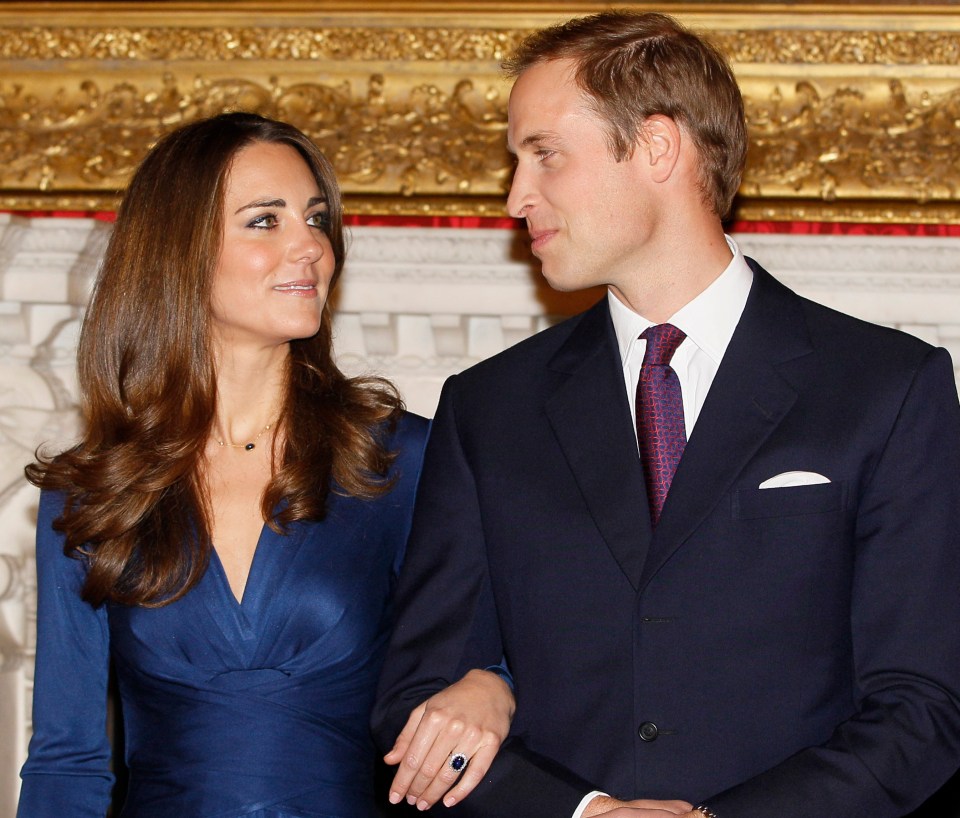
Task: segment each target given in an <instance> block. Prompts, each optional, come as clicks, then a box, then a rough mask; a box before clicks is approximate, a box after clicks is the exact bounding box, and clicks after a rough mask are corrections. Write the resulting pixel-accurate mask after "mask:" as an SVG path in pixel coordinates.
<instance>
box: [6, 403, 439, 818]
mask: <svg viewBox="0 0 960 818" xmlns="http://www.w3.org/2000/svg"><path fill="white" fill-rule="evenodd" d="M426 433H427V423H426V421H424V420H423V419H422V418H418V417H416V416H412V415H407V416H405V418H404V420H403V421H402V423H401V424H400V428H399V431H398V432H397V437H396V439H395V440H394V442H393V444H392V448H399V452H400V454H399V456H398V458H397V460H396V463H395V466H394V471H395V473H396V475H397V482H396V485H395V487H394V488H393V490H392V491H390V492H389V493H387V494H386V495H384V496H383V497H380V498H378V499H376V500H372V501H371V500H358V499H355V498H348V497H342V496H338V495H334V494H331V495H330V501H329V504H328V513H327V517H326V519H324V520H323V521H322V522H319V523H316V522H310V523H298V524H296V525H293V526H291V528H290V531H289V533H288V534H287V535H278V534H276V533H274V532H273V531H272V530H271V529H270V528H269V527H266V526H264V528H263V531H262V533H261V535H260V540H259V543H258V545H257V550H256V553H255V555H254V559H253V563H252V565H251V567H250V574H249V578H248V580H247V585H246V588H245V591H244V595H243V601H242V602H241V603H238V602H237V600H236V598H235V597H234V595H233V593H232V591H231V590H230V586H229V584H228V583H227V578H226V574H225V573H224V571H223V567H222V565H221V564H220V562H219V560H218V559H217V557H216V554H214V555H213V556H212V558H211V561H210V566H209V568H208V570H207V571H206V573H205V575H204V576H203V578H202V579H201V580H200V582H199V583H198V584H197V585H196V586H195V587H194V588H193V589H192V590H191V591H190V592H189V593H188V594H186V595H185V596H184V597H183V598H182V599H180V600H178V601H177V602H174V603H172V604H170V605H167V606H164V607H161V608H143V607H129V606H123V605H114V604H107V605H104V606H101V607H100V608H98V609H95V608H93V607H91V606H90V605H88V604H87V603H85V602H83V601H82V600H81V599H80V587H81V585H82V583H83V574H84V566H83V563H82V562H81V561H79V560H75V559H71V558H68V557H65V556H64V554H63V550H62V549H63V543H62V537H61V536H60V535H59V534H58V533H56V532H54V531H53V530H52V528H51V522H52V521H53V519H54V518H56V517H57V516H58V515H59V514H60V513H61V511H62V508H63V499H62V497H61V496H60V495H57V494H51V493H48V492H47V493H44V494H43V495H42V496H41V500H40V511H39V518H38V524H37V573H38V613H37V620H38V621H37V630H38V637H37V667H36V682H35V689H34V722H33V728H34V734H33V739H32V740H31V742H30V753H29V758H28V760H27V762H26V764H25V765H24V767H23V771H22V778H23V786H22V790H21V795H20V806H19V810H18V813H17V815H18V816H19V818H80V816H84V817H85V816H96V817H97V818H103V816H104V815H105V813H106V810H107V807H108V804H109V801H110V791H111V787H112V785H113V776H112V775H111V773H110V771H109V762H110V747H109V743H108V740H107V738H106V733H105V719H106V684H107V670H108V664H109V661H110V659H111V658H112V659H113V662H114V666H115V668H116V675H117V680H118V685H119V690H120V699H121V703H122V707H123V718H124V729H125V741H126V763H127V766H128V768H129V771H130V780H129V788H128V795H127V800H126V804H125V806H124V810H123V813H122V815H123V816H124V818H171V817H173V818H234V817H235V816H248V818H249V817H250V816H253V817H254V818H281V816H283V818H286V817H287V816H314V817H315V816H336V818H368V816H372V815H374V814H375V809H374V805H373V770H374V760H375V755H376V753H375V749H374V746H373V743H372V740H371V738H370V734H369V727H368V721H369V714H370V709H371V707H372V704H373V696H374V692H375V687H376V684H377V677H378V675H379V672H380V666H381V663H382V661H383V656H384V652H385V649H386V642H387V638H388V636H389V630H390V626H391V624H392V619H393V608H392V597H393V590H394V585H395V581H396V577H397V572H398V570H399V567H400V563H401V560H402V557H403V549H404V545H405V543H406V539H407V533H408V530H409V526H410V517H411V513H412V506H413V499H414V494H415V490H416V482H417V478H418V475H419V469H420V463H421V459H422V451H423V446H424V442H425V437H426Z"/></svg>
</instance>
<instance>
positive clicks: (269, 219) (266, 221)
mask: <svg viewBox="0 0 960 818" xmlns="http://www.w3.org/2000/svg"><path fill="white" fill-rule="evenodd" d="M276 226H277V217H276V215H275V214H273V213H264V214H263V215H260V216H257V217H256V218H255V219H253V221H251V222H250V223H249V224H248V225H247V227H255V228H260V229H263V230H269V229H270V228H271V227H276Z"/></svg>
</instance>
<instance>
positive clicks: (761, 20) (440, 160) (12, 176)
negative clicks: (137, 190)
mask: <svg viewBox="0 0 960 818" xmlns="http://www.w3.org/2000/svg"><path fill="white" fill-rule="evenodd" d="M53 5H56V6H59V7H60V8H61V9H62V12H63V14H62V15H53V14H51V11H50V6H51V4H41V3H36V4H31V3H17V4H13V6H16V9H15V10H10V9H12V7H11V6H8V7H7V8H4V7H3V6H0V207H6V208H19V209H24V208H48V209H64V208H78V209H90V208H93V209H102V208H106V209H109V208H112V207H114V206H115V204H116V200H117V191H119V190H120V189H122V187H123V185H124V184H125V182H126V179H127V178H128V177H129V174H130V173H131V171H132V169H133V168H134V167H135V166H136V164H137V162H138V161H139V160H140V159H141V158H142V156H143V154H144V153H145V152H146V150H147V149H148V147H149V146H150V145H151V144H152V143H153V142H154V141H155V140H156V138H157V137H158V136H159V135H160V134H162V133H163V132H165V131H167V130H169V129H171V128H173V127H176V126H177V125H179V124H180V123H182V122H186V121H189V120H191V119H193V118H196V117H198V116H203V115H207V114H212V113H215V112H217V111H221V110H227V109H244V110H255V111H259V112H261V113H263V114H265V115H268V116H275V117H279V118H282V119H286V120H288V121H290V122H292V123H294V124H296V125H298V126H299V127H301V128H302V129H303V130H305V131H306V132H307V133H309V134H310V135H311V136H312V137H313V138H314V139H315V140H316V141H317V142H318V144H319V145H320V146H321V148H322V149H323V150H324V151H325V152H326V153H327V154H328V155H329V156H330V157H331V159H332V160H333V162H334V164H335V166H336V167H337V170H338V172H339V174H340V177H341V179H342V182H343V187H344V191H345V193H346V195H347V198H348V201H349V204H350V207H351V209H352V210H353V211H354V212H362V213H422V214H436V213H441V214H452V213H466V214H484V215H486V214H496V215H499V214H502V206H503V205H502V202H503V196H504V191H505V189H506V186H507V184H508V182H509V175H510V170H511V163H510V160H509V157H508V155H507V153H506V151H505V148H504V131H505V126H506V100H507V96H508V89H509V85H508V83H507V82H506V81H505V80H504V79H503V78H502V77H501V76H500V75H499V71H498V65H499V62H500V60H501V59H502V58H503V56H504V55H505V54H507V53H509V51H510V50H511V49H512V48H513V47H514V45H515V44H516V43H517V42H518V41H519V40H520V39H521V38H522V37H523V36H524V35H525V34H527V33H528V32H529V31H530V30H532V29H534V28H536V27H538V26H539V25H542V24H543V23H546V22H550V21H552V20H553V19H556V18H558V17H563V16H568V15H566V14H561V13H557V14H555V15H554V16H552V17H544V15H543V14H542V13H540V12H535V9H534V5H535V4H533V3H530V4H529V6H530V10H529V14H526V16H524V15H523V11H524V9H525V7H526V5H527V4H524V3H522V2H517V3H506V2H504V3H499V4H485V7H486V8H485V10H484V14H483V15H481V14H480V13H479V12H478V13H474V12H471V11H464V12H463V13H462V14H459V15H457V16H458V18H460V22H458V23H454V22H452V21H451V19H450V18H449V17H447V16H443V14H441V13H440V12H439V11H438V9H439V8H440V6H441V5H442V4H437V3H429V2H428V3H426V4H425V7H426V8H427V12H423V13H421V12H418V11H417V10H416V9H415V8H410V7H409V4H407V5H403V4H390V3H385V4H384V3H381V6H382V8H383V9H384V10H386V11H389V14H385V15H384V16H383V17H382V18H380V19H378V18H377V17H376V16H372V15H368V16H367V17H364V18H363V19H362V20H361V21H360V22H358V15H357V14H355V13H349V12H347V11H344V10H343V4H340V3H337V2H335V0H327V1H326V2H325V0H318V2H316V3H313V4H311V5H309V6H307V4H305V3H297V2H294V1H292V0H287V2H284V3H280V4H277V5H278V10H276V11H275V12H274V13H273V14H272V15H271V17H270V19H269V20H268V21H265V23H264V25H263V26H255V25H251V24H250V16H249V11H247V12H245V13H241V11H242V10H238V6H244V5H245V4H244V3H242V2H241V3H239V4H229V3H223V2H208V3H172V4H167V3H163V4H151V3H122V4H116V7H117V8H118V9H121V11H119V12H118V13H117V14H113V13H112V9H111V6H113V4H109V3H82V2H74V3H64V4H53ZM414 5H415V4H414ZM637 5H639V4H637ZM668 5H669V3H668ZM797 5H798V6H802V5H803V3H799V4H797ZM567 6H570V4H566V5H565V6H564V8H565V9H566V8H567ZM589 6H590V4H584V8H583V9H582V10H584V11H589V10H592V9H591V8H590V7H589ZM890 7H891V12H895V13H891V14H886V15H881V14H878V13H876V7H871V9H872V10H870V11H869V12H868V10H866V9H864V10H863V11H861V12H859V13H854V12H856V11H857V10H856V8H855V7H854V6H850V5H846V6H844V9H845V10H846V11H845V13H844V14H839V13H832V12H830V13H827V12H824V13H818V14H816V16H814V15H813V14H810V13H806V14H800V13H786V12H781V13H776V12H771V11H758V12H749V11H746V10H745V9H741V10H739V11H737V10H736V9H734V7H732V6H731V7H730V8H731V9H733V10H728V11H723V12H720V11H712V10H710V12H709V13H707V11H706V10H707V9H710V8H711V6H710V4H701V6H700V7H689V8H688V7H683V9H681V10H680V11H681V16H683V17H684V19H685V20H686V22H688V23H689V24H690V25H692V26H693V27H694V28H696V29H698V30H700V31H703V32H704V33H705V34H707V36H709V37H711V38H712V39H714V41H715V42H717V44H718V45H719V46H720V47H721V48H722V49H723V50H724V51H725V52H726V53H728V54H729V55H730V57H731V59H732V61H733V64H734V69H735V71H736V72H737V74H738V78H739V79H740V81H741V85H742V87H743V90H744V96H745V101H746V106H747V115H748V119H749V125H750V143H751V144H750V153H749V160H748V168H747V172H746V175H745V178H744V182H743V186H742V188H741V197H740V206H739V209H738V214H737V215H738V216H740V217H741V218H774V219H776V218H785V219H797V218H800V219H807V218H813V219H816V218H825V217H826V218H830V219H841V220H843V219H857V220H875V219H876V220H883V219H889V218H892V219H895V220H903V221H950V222H954V223H960V68H958V65H960V22H958V20H957V18H955V17H953V16H951V15H947V14H942V13H939V11H941V9H937V8H935V7H925V10H923V11H922V13H921V11H916V12H914V11H912V10H911V9H910V8H909V7H905V6H899V5H897V4H890ZM538 8H539V7H538ZM698 8H699V10H697V9H698ZM690 9H692V10H690ZM504 10H509V12H510V13H509V14H507V13H505V11H504ZM578 10H581V9H577V8H574V7H573V6H570V14H573V13H576V12H577V11H578ZM160 12H166V13H164V14H161V13H160ZM51 20H55V21H57V22H54V23H51Z"/></svg>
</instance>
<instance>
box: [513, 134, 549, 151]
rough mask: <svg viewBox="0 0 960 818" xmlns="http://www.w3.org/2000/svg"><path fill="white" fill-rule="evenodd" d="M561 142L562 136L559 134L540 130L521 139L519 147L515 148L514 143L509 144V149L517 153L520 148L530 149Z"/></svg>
mask: <svg viewBox="0 0 960 818" xmlns="http://www.w3.org/2000/svg"><path fill="white" fill-rule="evenodd" d="M559 142H560V137H559V136H557V134H555V133H552V132H550V131H538V132H535V133H532V134H529V135H528V136H525V137H524V138H523V139H521V140H520V144H519V146H518V147H517V148H514V147H513V146H512V145H507V150H508V151H510V153H516V152H517V151H518V150H522V149H525V148H526V149H529V148H535V147H539V146H540V145H544V144H547V145H550V144H553V145H556V144H558V143H559Z"/></svg>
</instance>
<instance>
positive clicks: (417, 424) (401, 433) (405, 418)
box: [394, 410, 430, 448]
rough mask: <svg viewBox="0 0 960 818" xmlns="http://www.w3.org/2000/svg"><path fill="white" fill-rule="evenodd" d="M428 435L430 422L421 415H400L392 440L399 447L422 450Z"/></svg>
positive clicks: (412, 413)
mask: <svg viewBox="0 0 960 818" xmlns="http://www.w3.org/2000/svg"><path fill="white" fill-rule="evenodd" d="M429 434H430V421H429V420H428V419H427V418H425V417H423V416H422V415H418V414H415V413H414V412H408V411H406V410H404V411H402V412H401V413H400V418H399V419H398V421H397V428H396V431H395V432H394V438H395V439H396V440H397V442H398V443H400V444H401V445H417V444H419V446H420V447H421V448H422V447H423V445H424V444H425V443H426V440H427V436H428V435H429Z"/></svg>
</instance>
